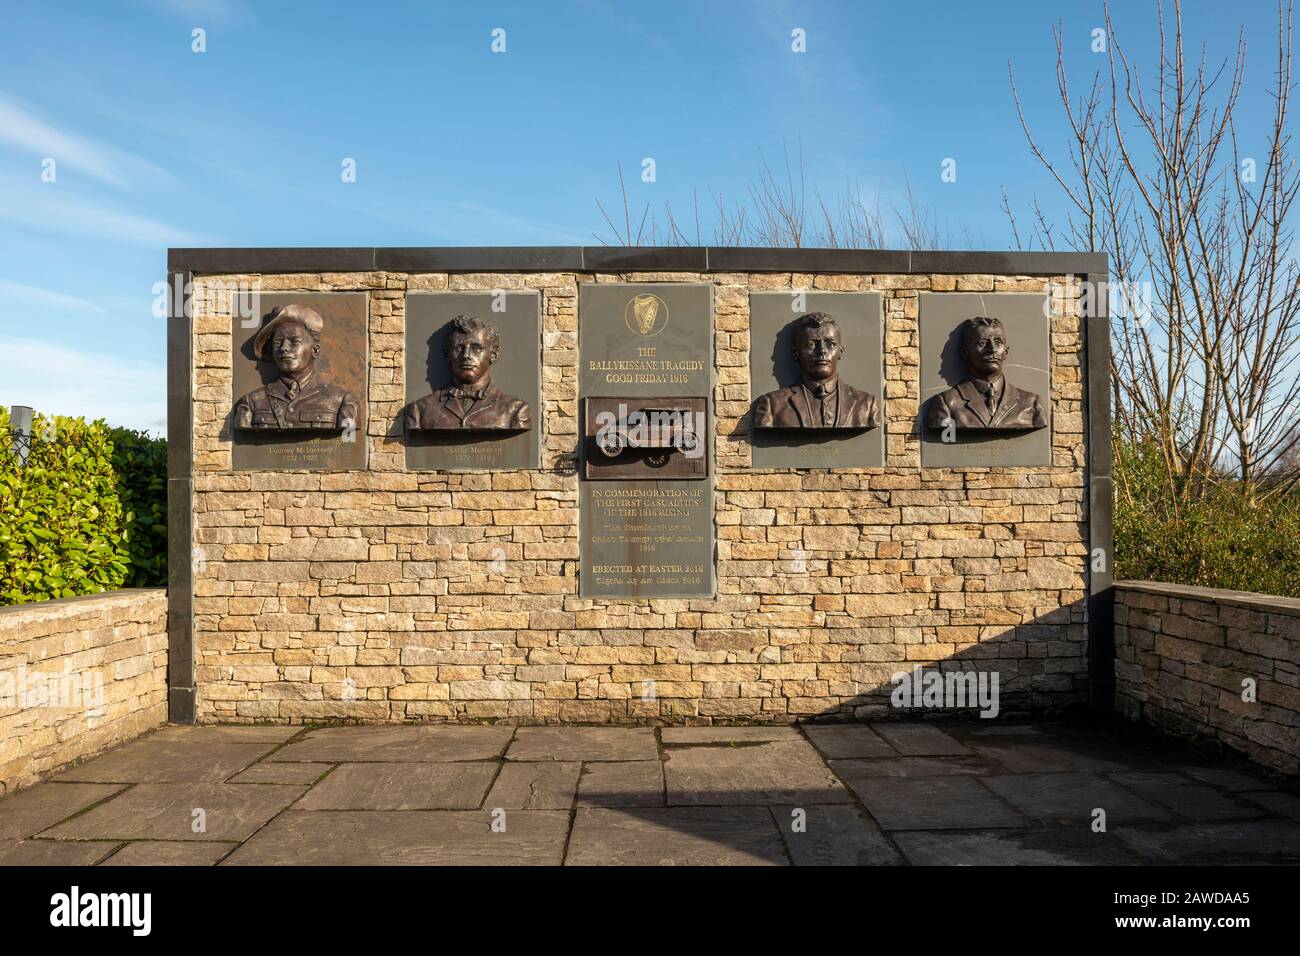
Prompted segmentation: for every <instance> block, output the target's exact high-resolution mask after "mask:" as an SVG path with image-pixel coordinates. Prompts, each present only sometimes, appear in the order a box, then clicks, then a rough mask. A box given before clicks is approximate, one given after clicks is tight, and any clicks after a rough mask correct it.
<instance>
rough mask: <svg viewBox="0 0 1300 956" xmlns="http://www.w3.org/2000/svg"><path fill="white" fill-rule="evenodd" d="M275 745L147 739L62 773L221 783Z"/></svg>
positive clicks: (65, 776)
mask: <svg viewBox="0 0 1300 956" xmlns="http://www.w3.org/2000/svg"><path fill="white" fill-rule="evenodd" d="M274 746H275V745H274V744H271V743H238V742H225V741H218V742H214V743H195V742H192V741H188V740H181V739H178V738H171V739H160V738H158V737H156V736H155V737H145V738H143V739H141V740H135V741H132V742H131V743H129V744H124V745H123V746H121V747H118V748H117V749H116V750H111V751H109V752H108V753H106V754H104V755H103V756H102V757H95V758H94V759H92V760H89V761H87V762H86V763H84V764H81V765H80V766H78V767H73V768H72V769H71V770H68V771H65V772H64V773H61V774H59V776H58V777H56V778H55V779H57V780H77V781H93V782H100V783H217V782H219V781H222V780H225V779H226V778H227V777H229V776H231V775H233V774H236V773H238V772H239V771H241V770H243V769H244V768H245V767H247V766H248V765H249V764H251V763H253V762H254V761H255V760H257V759H258V758H259V757H262V756H264V755H265V754H267V753H269V752H270V751H271V749H272V748H273V747H274Z"/></svg>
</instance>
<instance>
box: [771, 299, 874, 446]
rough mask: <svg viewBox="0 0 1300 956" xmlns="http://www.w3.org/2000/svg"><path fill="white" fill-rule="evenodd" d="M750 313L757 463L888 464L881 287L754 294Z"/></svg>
mask: <svg viewBox="0 0 1300 956" xmlns="http://www.w3.org/2000/svg"><path fill="white" fill-rule="evenodd" d="M749 317H750V343H751V348H750V352H749V381H750V390H751V391H750V394H751V396H753V401H752V403H751V405H750V413H749V442H750V446H751V447H750V453H751V461H752V464H753V467H754V468H876V467H880V466H882V465H884V463H885V427H886V426H885V408H884V402H883V399H882V397H881V396H883V394H884V381H885V379H884V352H883V343H884V315H883V312H882V297H881V295H880V293H878V292H821V291H807V290H800V289H788V290H784V291H770V292H768V291H762V292H759V291H756V292H751V293H750V295H749Z"/></svg>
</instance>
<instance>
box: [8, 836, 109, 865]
mask: <svg viewBox="0 0 1300 956" xmlns="http://www.w3.org/2000/svg"><path fill="white" fill-rule="evenodd" d="M118 846H119V844H118V843H117V842H113V841H110V842H94V843H89V842H88V843H74V842H65V841H62V840H0V866H94V865H95V864H96V863H98V862H99V861H100V860H102V859H103V858H104V857H106V856H108V854H110V853H112V852H113V850H115V849H116V848H117V847H118Z"/></svg>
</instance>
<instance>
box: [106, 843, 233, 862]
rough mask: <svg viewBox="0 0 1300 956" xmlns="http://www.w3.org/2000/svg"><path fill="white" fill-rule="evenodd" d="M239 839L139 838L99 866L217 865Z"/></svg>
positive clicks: (124, 845) (125, 845)
mask: <svg viewBox="0 0 1300 956" xmlns="http://www.w3.org/2000/svg"><path fill="white" fill-rule="evenodd" d="M237 846H239V844H238V843H212V842H197V841H196V842H185V841H180V840H138V841H136V842H135V843H126V844H123V846H122V849H120V850H118V851H117V852H116V853H114V854H113V855H112V856H110V857H109V858H108V859H107V860H105V861H104V862H103V863H101V864H99V865H100V866H215V865H216V864H217V863H218V862H219V861H220V860H221V858H222V857H224V856H225V855H226V854H227V853H229V852H230V851H231V850H233V849H234V848H235V847H237Z"/></svg>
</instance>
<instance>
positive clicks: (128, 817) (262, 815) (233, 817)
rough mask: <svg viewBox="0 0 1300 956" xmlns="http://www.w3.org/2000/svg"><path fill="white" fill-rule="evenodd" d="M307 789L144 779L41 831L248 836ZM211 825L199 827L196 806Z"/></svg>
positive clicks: (135, 836)
mask: <svg viewBox="0 0 1300 956" xmlns="http://www.w3.org/2000/svg"><path fill="white" fill-rule="evenodd" d="M304 792H306V788H305V787H285V786H278V785H273V784H260V783H239V784H235V783H142V784H139V785H137V786H135V787H132V788H131V789H129V790H127V791H126V792H124V793H121V794H119V795H118V796H116V797H113V798H112V799H111V800H109V801H108V802H106V803H101V804H100V805H99V806H97V807H95V808H94V809H92V810H88V811H87V812H85V813H83V814H81V815H80V816H77V817H73V818H72V819H71V820H68V821H66V822H64V823H61V824H59V825H58V826H55V827H51V828H50V829H48V830H44V831H42V832H41V833H40V834H39V836H41V837H49V838H52V839H62V840H227V841H231V840H233V841H236V842H239V841H243V840H247V839H248V838H249V837H250V836H252V835H253V834H254V833H255V832H256V831H257V829H258V828H259V827H260V826H262V825H263V824H264V823H266V821H267V820H270V819H271V818H272V817H273V816H275V815H276V814H277V813H279V812H280V811H281V810H283V809H285V808H286V807H288V806H289V804H291V803H293V802H294V801H295V800H297V799H298V798H299V797H300V796H302V794H303V793H304ZM196 809H201V810H203V811H204V814H205V817H206V820H205V823H206V827H207V829H206V831H205V832H203V833H195V832H194V829H193V822H194V820H195V817H194V811H195V810H196Z"/></svg>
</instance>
